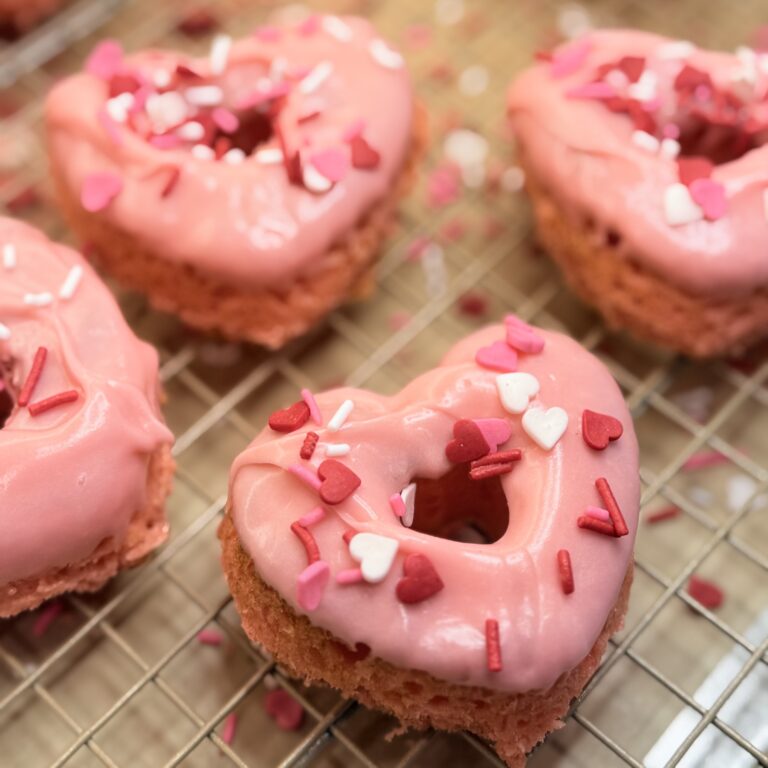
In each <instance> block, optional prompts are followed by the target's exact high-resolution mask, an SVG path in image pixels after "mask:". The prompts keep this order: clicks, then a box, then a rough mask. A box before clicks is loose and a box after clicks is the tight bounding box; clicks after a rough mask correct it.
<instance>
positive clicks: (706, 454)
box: [683, 451, 730, 472]
mask: <svg viewBox="0 0 768 768" xmlns="http://www.w3.org/2000/svg"><path fill="white" fill-rule="evenodd" d="M729 461H730V459H729V458H728V457H727V456H725V455H724V454H722V453H720V451H699V452H698V453H694V454H693V456H691V457H689V458H688V459H687V460H686V461H685V463H684V464H683V470H684V471H686V472H689V471H691V470H695V469H705V468H706V467H716V466H718V465H720V464H727V463H728V462H729Z"/></svg>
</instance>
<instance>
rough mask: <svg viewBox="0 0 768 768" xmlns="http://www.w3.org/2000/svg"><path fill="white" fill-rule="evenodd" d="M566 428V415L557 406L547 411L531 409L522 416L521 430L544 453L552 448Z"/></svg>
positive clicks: (536, 408) (537, 408)
mask: <svg viewBox="0 0 768 768" xmlns="http://www.w3.org/2000/svg"><path fill="white" fill-rule="evenodd" d="M567 426H568V414H567V413H566V412H565V411H564V410H563V409H562V408H559V407H557V406H555V407H554V408H547V409H544V408H539V407H533V408H529V409H528V410H527V411H526V412H525V413H524V414H523V429H524V430H525V432H526V434H527V435H528V437H530V438H531V440H533V441H534V442H535V443H536V445H538V446H539V447H540V448H543V449H544V450H545V451H550V450H552V448H554V446H555V443H557V441H558V440H559V439H560V438H561V437H562V436H563V433H564V432H565V430H566V428H567Z"/></svg>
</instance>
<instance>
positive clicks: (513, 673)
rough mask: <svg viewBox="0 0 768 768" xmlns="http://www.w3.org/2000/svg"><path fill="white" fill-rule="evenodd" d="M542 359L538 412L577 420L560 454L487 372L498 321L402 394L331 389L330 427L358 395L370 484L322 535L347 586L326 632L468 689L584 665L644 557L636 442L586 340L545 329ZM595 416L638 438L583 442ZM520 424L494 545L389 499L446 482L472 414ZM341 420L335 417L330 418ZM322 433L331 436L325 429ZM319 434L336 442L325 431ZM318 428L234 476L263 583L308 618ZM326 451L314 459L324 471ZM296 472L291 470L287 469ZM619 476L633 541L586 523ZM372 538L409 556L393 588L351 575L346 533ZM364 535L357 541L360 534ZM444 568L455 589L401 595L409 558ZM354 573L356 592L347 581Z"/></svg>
mask: <svg viewBox="0 0 768 768" xmlns="http://www.w3.org/2000/svg"><path fill="white" fill-rule="evenodd" d="M540 333H541V335H542V337H543V338H544V339H545V341H546V345H545V347H544V349H543V351H542V352H541V353H540V354H537V355H521V358H520V366H519V369H520V370H521V371H524V372H527V373H529V374H533V375H534V376H536V377H537V378H538V380H539V382H540V384H541V388H540V392H539V393H538V395H537V396H536V397H535V398H534V401H533V403H534V404H535V405H544V406H547V407H551V406H555V405H556V406H560V407H562V408H564V409H565V411H566V412H567V414H568V416H569V422H568V427H567V429H566V431H565V433H564V435H563V436H562V437H561V438H560V440H559V441H558V442H557V444H556V445H555V447H554V448H553V449H552V450H550V451H544V450H542V449H541V448H539V447H538V446H537V445H536V444H535V443H534V442H533V441H532V440H531V439H530V438H528V437H527V435H526V434H525V432H524V431H523V429H522V428H521V417H520V416H519V415H511V414H509V413H507V412H506V411H505V410H504V409H503V408H502V406H501V403H500V400H499V395H498V392H497V388H496V377H497V375H498V374H497V373H495V372H493V371H489V370H487V369H484V368H481V367H479V366H477V365H476V364H475V362H474V358H475V353H476V351H477V349H478V348H479V347H482V346H485V345H488V344H490V343H492V342H493V341H495V340H498V339H500V338H503V337H504V328H503V327H501V326H494V327H491V328H488V329H486V330H483V331H480V332H478V333H475V334H473V335H472V336H470V337H468V338H467V339H465V340H464V341H462V342H460V343H459V344H458V345H456V346H455V347H454V348H453V349H452V350H451V351H450V352H449V354H448V356H447V357H446V358H445V360H444V362H443V364H442V365H441V366H440V367H438V368H436V369H434V370H432V371H429V372H428V373H426V374H424V375H422V376H420V377H419V378H417V379H415V380H414V381H413V382H411V383H410V384H409V385H408V386H407V387H405V388H404V389H403V390H402V391H401V392H400V393H399V394H397V395H395V396H393V397H382V396H379V395H376V394H373V393H371V392H366V391H364V390H357V389H348V388H344V389H337V390H333V391H330V392H326V393H323V394H320V395H317V402H318V405H319V407H320V409H321V411H322V413H323V415H324V416H325V417H326V419H327V418H328V417H329V416H330V415H331V414H333V413H334V412H335V411H336V410H337V408H338V407H339V405H340V404H341V403H342V402H343V401H344V400H346V399H351V400H352V401H353V402H354V409H353V411H352V413H351V415H350V417H349V418H348V420H347V422H346V424H345V425H344V427H343V428H342V429H341V430H340V432H339V433H334V434H333V437H334V439H338V440H343V441H344V442H346V443H348V444H349V445H350V446H351V451H350V453H349V454H348V456H346V457H345V458H344V462H345V463H346V464H347V466H348V467H349V468H350V469H352V471H354V472H355V473H356V474H357V475H358V476H359V477H360V478H361V480H362V484H361V485H360V487H359V488H358V489H357V491H356V492H355V493H354V494H353V495H352V496H351V497H350V498H348V499H347V500H345V501H344V502H342V503H340V504H337V505H334V506H333V507H328V508H327V514H326V517H325V519H323V520H322V521H321V522H319V523H317V524H316V525H314V526H313V528H312V534H313V536H314V537H315V539H316V541H317V544H318V546H319V551H320V556H321V558H322V559H323V561H325V562H327V563H328V564H329V567H330V570H331V574H332V577H331V579H330V580H329V582H328V584H327V586H326V588H325V592H324V594H323V596H322V599H321V600H320V601H319V603H318V605H317V607H316V609H315V610H314V611H312V612H311V614H310V616H311V620H312V622H313V623H314V624H316V625H318V626H321V627H324V628H326V629H328V630H329V631H330V632H331V633H333V634H334V635H335V636H336V637H338V638H340V639H342V640H343V641H345V642H347V643H348V644H349V645H350V647H355V644H356V643H358V642H362V643H365V644H367V645H368V646H370V647H371V649H372V650H373V653H374V654H375V655H376V656H379V657H381V658H383V659H386V660H387V661H390V662H392V663H394V664H396V665H400V666H404V667H409V668H416V669H422V670H426V671H427V672H430V673H432V674H433V675H435V676H437V677H439V678H442V679H446V680H450V681H453V682H457V683H462V684H478V685H484V686H488V687H491V688H496V689H501V690H507V691H524V690H529V689H542V688H546V687H547V686H549V685H551V684H552V683H554V682H555V680H557V678H558V677H559V676H560V675H561V674H562V673H563V672H565V671H567V670H570V669H572V668H573V667H574V666H575V665H576V664H578V662H579V661H580V660H581V659H582V658H584V656H585V655H586V654H587V653H588V652H589V650H590V648H591V647H592V645H593V644H594V642H595V640H596V638H597V636H598V635H599V633H600V631H601V629H602V627H603V625H604V623H605V620H606V618H607V616H608V614H609V612H610V610H611V608H612V606H613V605H614V603H615V601H616V599H617V596H618V593H619V590H620V588H621V584H622V581H623V579H624V575H625V573H626V570H627V567H628V565H629V563H630V561H631V557H632V548H633V541H634V536H635V532H636V529H637V522H638V498H639V480H638V473H637V462H638V454H637V442H636V439H635V435H634V430H633V427H632V420H631V418H630V415H629V413H628V411H627V408H626V406H625V404H624V401H623V399H622V396H621V392H620V391H619V388H618V387H617V385H616V383H615V382H614V380H613V379H612V378H611V376H610V374H609V373H608V371H607V370H606V369H605V367H604V366H603V365H602V364H601V363H600V362H599V361H598V360H597V359H596V358H594V357H593V356H592V355H590V354H589V353H588V352H586V351H585V350H584V349H583V348H582V347H580V346H579V345H578V344H577V343H576V342H574V341H573V340H571V339H569V338H567V337H565V336H562V335H559V334H556V333H551V332H545V331H540ZM585 408H589V409H594V410H597V411H599V412H602V413H608V414H610V415H611V416H615V417H616V418H617V419H619V420H620V421H621V422H622V424H623V428H624V434H623V436H622V437H621V439H620V440H618V441H616V442H614V443H612V444H611V445H610V446H609V447H607V448H606V450H604V451H595V450H593V449H591V448H589V447H588V446H587V445H586V444H585V442H584V440H583V438H582V436H581V433H580V430H581V414H582V411H583V410H584V409H585ZM476 418H494V419H504V420H506V421H508V422H509V423H510V425H511V428H512V437H511V439H510V440H509V442H508V443H507V444H506V445H505V446H504V450H507V449H509V448H512V447H518V448H521V449H522V451H523V456H522V459H521V460H520V461H519V462H518V463H517V464H516V466H515V468H514V471H512V472H511V473H509V474H505V475H503V477H502V487H503V489H504V492H505V494H506V498H507V502H508V505H509V510H510V523H509V527H508V529H507V531H506V532H505V533H504V534H503V536H502V537H501V538H500V539H499V540H498V541H496V542H495V543H494V544H477V543H474V544H473V543H462V542H457V541H449V540H447V539H442V538H437V537H434V536H430V535H426V534H423V533H420V532H418V531H416V530H412V529H409V528H406V527H404V526H403V525H402V524H401V522H400V520H399V519H398V518H397V517H396V516H395V515H394V514H393V513H392V508H391V505H390V499H391V497H392V495H393V494H396V493H399V492H400V491H401V490H402V489H403V488H405V487H406V486H407V485H408V484H409V483H410V482H411V481H412V479H413V478H414V477H416V476H418V477H433V478H435V477H440V476H442V475H444V474H445V473H446V472H447V471H448V470H449V469H450V468H451V465H450V464H449V462H448V460H447V459H446V455H445V446H446V444H447V443H448V441H449V440H450V439H451V438H452V436H453V426H454V424H455V422H456V421H457V420H459V419H476ZM326 423H327V422H326ZM316 429H317V428H316ZM318 431H319V432H320V439H321V441H323V440H324V439H327V436H326V435H325V433H324V431H323V429H322V428H321V429H318ZM303 437H304V430H299V431H297V432H294V433H291V434H287V435H278V434H277V433H274V432H272V431H271V430H269V429H265V430H264V431H263V432H262V433H261V434H260V435H259V436H258V437H257V438H256V439H255V440H254V441H253V443H252V444H251V445H250V446H249V447H248V448H247V449H246V450H245V451H244V452H243V453H242V454H241V455H240V456H239V457H238V458H237V460H236V461H235V463H234V465H233V468H232V473H231V478H230V498H231V502H232V510H233V515H234V522H235V525H236V528H237V531H238V535H239V537H240V541H241V542H242V545H243V546H244V548H245V549H246V551H247V552H248V553H249V554H250V556H251V557H252V558H253V560H254V562H255V564H256V567H257V569H258V571H259V573H260V574H261V576H262V577H263V578H264V579H265V580H266V581H267V582H268V583H269V584H270V585H271V586H272V587H274V588H275V589H276V590H278V592H279V593H280V594H281V595H282V596H283V597H284V599H285V600H287V601H288V603H289V604H290V605H291V606H292V607H293V608H294V609H295V610H297V611H299V612H300V613H303V612H304V611H303V610H302V609H301V607H300V605H299V603H298V602H297V595H296V592H297V586H296V583H297V576H298V575H299V574H300V573H301V572H302V571H303V569H304V568H305V566H306V556H305V553H304V550H303V549H302V547H301V546H300V545H299V544H298V543H297V542H296V541H295V537H294V535H293V534H292V533H291V530H290V524H291V523H292V522H293V521H295V520H298V519H300V518H301V517H302V516H303V515H306V514H307V512H308V511H310V510H311V509H313V508H314V507H315V506H316V505H317V499H318V497H317V494H316V493H315V492H313V491H312V489H311V488H309V487H307V485H305V484H304V483H303V482H302V481H301V480H299V479H298V478H296V477H295V476H294V475H293V474H292V473H291V471H290V468H291V467H292V466H294V465H295V463H296V457H297V456H298V452H299V449H300V447H301V443H302V441H303ZM321 460H322V457H318V458H313V460H312V462H310V463H308V466H309V465H310V464H317V463H319V461H321ZM287 470H288V471H287ZM598 477H606V478H607V479H608V480H609V482H610V485H611V488H612V490H613V492H614V495H615V497H616V500H617V502H618V504H619V506H620V508H621V510H622V512H623V515H624V517H625V519H626V522H627V524H628V526H629V535H628V536H625V537H623V538H614V537H612V536H604V535H601V534H599V533H595V532H592V531H585V530H582V529H580V528H578V527H577V525H576V520H577V518H578V517H579V516H580V515H583V514H585V512H586V510H587V508H588V507H589V506H594V505H597V504H600V503H601V500H600V497H599V495H598V494H597V491H596V490H595V480H596V479H597V478H598ZM349 531H354V532H356V533H358V534H359V533H361V532H367V533H374V534H379V535H383V536H386V537H389V538H392V539H395V540H396V541H397V543H398V551H397V554H396V556H395V560H394V562H393V564H392V567H391V568H390V570H389V572H388V573H387V574H386V577H385V578H384V580H383V581H381V582H380V583H378V584H371V583H367V582H365V581H361V580H360V578H359V577H358V576H357V575H356V576H355V578H354V579H352V578H351V577H349V576H348V572H350V571H352V570H354V569H355V566H356V565H357V563H355V561H354V560H353V559H352V558H351V557H350V552H349V549H348V546H347V545H346V544H345V542H344V540H343V539H342V536H343V534H344V533H345V532H349ZM352 541H354V538H353V539H352ZM562 549H567V550H568V551H569V552H570V556H571V560H572V563H573V572H574V578H575V583H576V585H577V586H576V590H575V592H574V593H573V594H571V595H565V594H564V592H563V589H562V585H561V583H560V578H559V575H558V574H559V571H558V564H557V553H558V551H559V550H562ZM411 553H420V554H422V555H425V556H426V557H428V558H429V560H430V562H431V563H432V565H433V566H434V568H435V569H436V571H437V573H438V574H439V576H440V578H441V579H442V581H443V582H444V584H445V586H444V588H443V589H442V590H441V591H440V592H439V593H438V594H435V595H434V596H432V597H430V598H429V599H427V600H425V601H423V602H421V603H418V604H414V605H408V606H406V605H404V604H403V603H401V602H399V601H398V600H397V599H396V597H395V589H396V586H397V583H398V581H399V579H400V578H401V577H402V575H403V561H404V559H405V557H406V556H407V555H408V554H411ZM339 578H340V579H341V583H339ZM491 618H492V619H495V620H497V621H498V624H499V631H500V641H501V652H502V658H503V668H502V670H500V671H498V672H489V671H488V668H487V663H486V647H485V643H486V640H485V622H486V620H488V619H491Z"/></svg>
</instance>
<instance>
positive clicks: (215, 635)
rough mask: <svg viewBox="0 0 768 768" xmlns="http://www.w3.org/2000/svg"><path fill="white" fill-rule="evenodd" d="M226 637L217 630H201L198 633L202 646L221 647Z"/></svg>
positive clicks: (198, 639) (198, 640)
mask: <svg viewBox="0 0 768 768" xmlns="http://www.w3.org/2000/svg"><path fill="white" fill-rule="evenodd" d="M223 640H224V637H223V636H222V634H221V632H217V631H216V630H215V629H201V630H200V631H199V632H198V633H197V642H198V643H200V645H213V646H217V645H221V643H222V642H223Z"/></svg>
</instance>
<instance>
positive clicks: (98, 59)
mask: <svg viewBox="0 0 768 768" xmlns="http://www.w3.org/2000/svg"><path fill="white" fill-rule="evenodd" d="M122 66H123V47H122V45H120V43H118V42H117V40H102V41H101V42H100V43H99V44H98V45H97V46H96V47H95V48H94V49H93V50H92V51H91V55H90V56H89V57H88V59H87V60H86V62H85V71H86V72H87V73H88V74H89V75H93V76H94V77H98V78H99V79H100V80H111V79H112V78H113V77H114V76H115V75H116V74H117V73H118V72H119V71H120V69H121V67H122Z"/></svg>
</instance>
